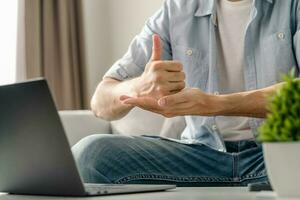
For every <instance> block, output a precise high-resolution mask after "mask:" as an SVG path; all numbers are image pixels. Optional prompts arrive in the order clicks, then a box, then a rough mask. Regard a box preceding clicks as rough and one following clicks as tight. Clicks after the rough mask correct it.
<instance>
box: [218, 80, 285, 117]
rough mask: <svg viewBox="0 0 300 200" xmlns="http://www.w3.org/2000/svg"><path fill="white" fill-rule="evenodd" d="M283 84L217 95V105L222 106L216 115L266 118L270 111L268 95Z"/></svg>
mask: <svg viewBox="0 0 300 200" xmlns="http://www.w3.org/2000/svg"><path fill="white" fill-rule="evenodd" d="M283 84H284V83H279V84H276V85H273V86H270V87H267V88H263V89H259V90H254V91H247V92H241V93H234V94H227V95H220V96H217V97H216V105H220V107H219V109H218V111H217V113H216V115H218V116H243V117H256V118H265V117H266V115H267V113H268V109H267V103H268V96H270V95H272V94H273V93H274V92H275V91H276V90H278V89H279V88H280V87H281V86H282V85H283Z"/></svg>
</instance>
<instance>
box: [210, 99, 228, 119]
mask: <svg viewBox="0 0 300 200" xmlns="http://www.w3.org/2000/svg"><path fill="white" fill-rule="evenodd" d="M208 101H209V104H210V107H211V116H222V115H224V113H225V112H226V110H227V109H229V104H228V99H227V97H226V96H223V95H209V98H208Z"/></svg>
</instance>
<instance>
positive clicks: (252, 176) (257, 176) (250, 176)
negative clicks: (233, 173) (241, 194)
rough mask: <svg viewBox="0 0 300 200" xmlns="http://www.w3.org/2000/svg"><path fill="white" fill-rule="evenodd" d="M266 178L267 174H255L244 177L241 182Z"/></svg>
mask: <svg viewBox="0 0 300 200" xmlns="http://www.w3.org/2000/svg"><path fill="white" fill-rule="evenodd" d="M264 176H267V173H266V172H259V173H255V174H248V175H245V176H242V177H241V180H247V179H256V178H261V177H264Z"/></svg>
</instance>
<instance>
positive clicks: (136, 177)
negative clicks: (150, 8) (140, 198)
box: [114, 174, 233, 184]
mask: <svg viewBox="0 0 300 200" xmlns="http://www.w3.org/2000/svg"><path fill="white" fill-rule="evenodd" d="M133 180H157V181H161V180H164V181H175V182H232V181H233V179H232V178H227V177H205V176H198V177H197V176H191V177H175V176H168V175H156V174H135V175H131V176H126V177H123V178H120V179H118V180H116V181H114V182H115V183H117V184H122V183H126V182H129V181H133Z"/></svg>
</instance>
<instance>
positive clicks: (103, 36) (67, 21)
mask: <svg viewBox="0 0 300 200" xmlns="http://www.w3.org/2000/svg"><path fill="white" fill-rule="evenodd" d="M162 1H163V0H7V1H5V4H4V5H5V6H1V7H0V26H1V31H0V85H5V84H11V83H15V82H19V81H24V80H28V79H32V78H36V77H45V78H46V79H47V81H48V83H49V85H50V88H51V91H52V95H53V96H54V98H55V101H56V104H57V107H58V109H60V110H76V109H87V108H89V101H90V98H91V96H92V94H93V92H94V90H95V88H96V86H97V84H98V83H99V82H100V81H101V79H102V76H103V75H104V73H105V72H106V71H107V70H108V68H109V67H110V66H111V65H112V64H113V63H114V62H115V61H116V60H118V59H119V58H120V57H122V56H123V54H124V53H125V52H126V50H127V48H128V46H129V44H130V42H131V40H132V39H133V37H134V36H135V35H136V34H138V33H139V32H140V31H141V29H142V27H143V25H144V23H145V21H146V20H147V18H148V17H150V16H151V15H152V14H154V13H155V12H156V11H157V10H158V9H159V8H160V6H161V4H162Z"/></svg>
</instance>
